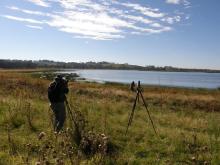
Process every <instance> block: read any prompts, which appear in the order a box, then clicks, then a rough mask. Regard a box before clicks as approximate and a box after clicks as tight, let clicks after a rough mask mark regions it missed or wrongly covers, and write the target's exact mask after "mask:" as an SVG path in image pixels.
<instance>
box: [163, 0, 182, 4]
mask: <svg viewBox="0 0 220 165" xmlns="http://www.w3.org/2000/svg"><path fill="white" fill-rule="evenodd" d="M180 2H181V1H180V0H166V3H170V4H180Z"/></svg>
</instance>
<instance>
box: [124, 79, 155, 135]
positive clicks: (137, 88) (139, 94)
mask: <svg viewBox="0 0 220 165" xmlns="http://www.w3.org/2000/svg"><path fill="white" fill-rule="evenodd" d="M131 90H132V91H133V92H136V93H137V94H136V98H135V101H134V104H133V107H132V111H131V114H130V117H129V120H128V125H127V128H126V134H127V132H128V128H129V126H130V125H131V123H132V120H133V116H134V111H135V107H136V105H137V101H138V102H139V98H140V97H141V99H142V101H143V104H144V107H145V109H146V111H147V114H148V117H149V119H150V122H151V124H152V127H153V129H154V132H155V134H156V135H157V132H156V129H155V126H154V123H153V120H152V118H151V116H150V112H149V110H148V106H147V104H146V102H145V100H144V96H143V94H142V91H143V89H142V88H141V83H140V81H138V85H137V86H136V85H135V82H134V81H133V82H132V83H131Z"/></svg>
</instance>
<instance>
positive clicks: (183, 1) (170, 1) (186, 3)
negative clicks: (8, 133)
mask: <svg viewBox="0 0 220 165" xmlns="http://www.w3.org/2000/svg"><path fill="white" fill-rule="evenodd" d="M166 3H168V4H174V5H179V4H183V5H184V6H185V8H188V7H190V5H191V3H190V2H189V1H188V0H166Z"/></svg>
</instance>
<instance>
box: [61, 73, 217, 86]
mask: <svg viewBox="0 0 220 165" xmlns="http://www.w3.org/2000/svg"><path fill="white" fill-rule="evenodd" d="M63 73H77V74H78V75H80V77H82V78H85V79H87V80H90V81H97V82H117V83H127V84H130V83H131V82H132V81H136V82H137V81H139V80H140V81H141V83H142V84H148V85H161V86H176V87H193V88H218V87H220V73H198V72H157V71H133V70H92V69H91V70H90V69H86V70H83V69H82V70H81V69H80V70H65V71H63Z"/></svg>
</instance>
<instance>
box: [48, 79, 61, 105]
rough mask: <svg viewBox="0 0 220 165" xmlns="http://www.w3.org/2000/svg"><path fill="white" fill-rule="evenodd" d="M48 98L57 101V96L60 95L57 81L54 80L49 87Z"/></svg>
mask: <svg viewBox="0 0 220 165" xmlns="http://www.w3.org/2000/svg"><path fill="white" fill-rule="evenodd" d="M47 91H48V99H49V100H50V102H57V97H59V96H58V95H59V91H58V89H57V83H56V82H55V81H54V82H52V83H51V84H50V85H49V87H48V90H47Z"/></svg>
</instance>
